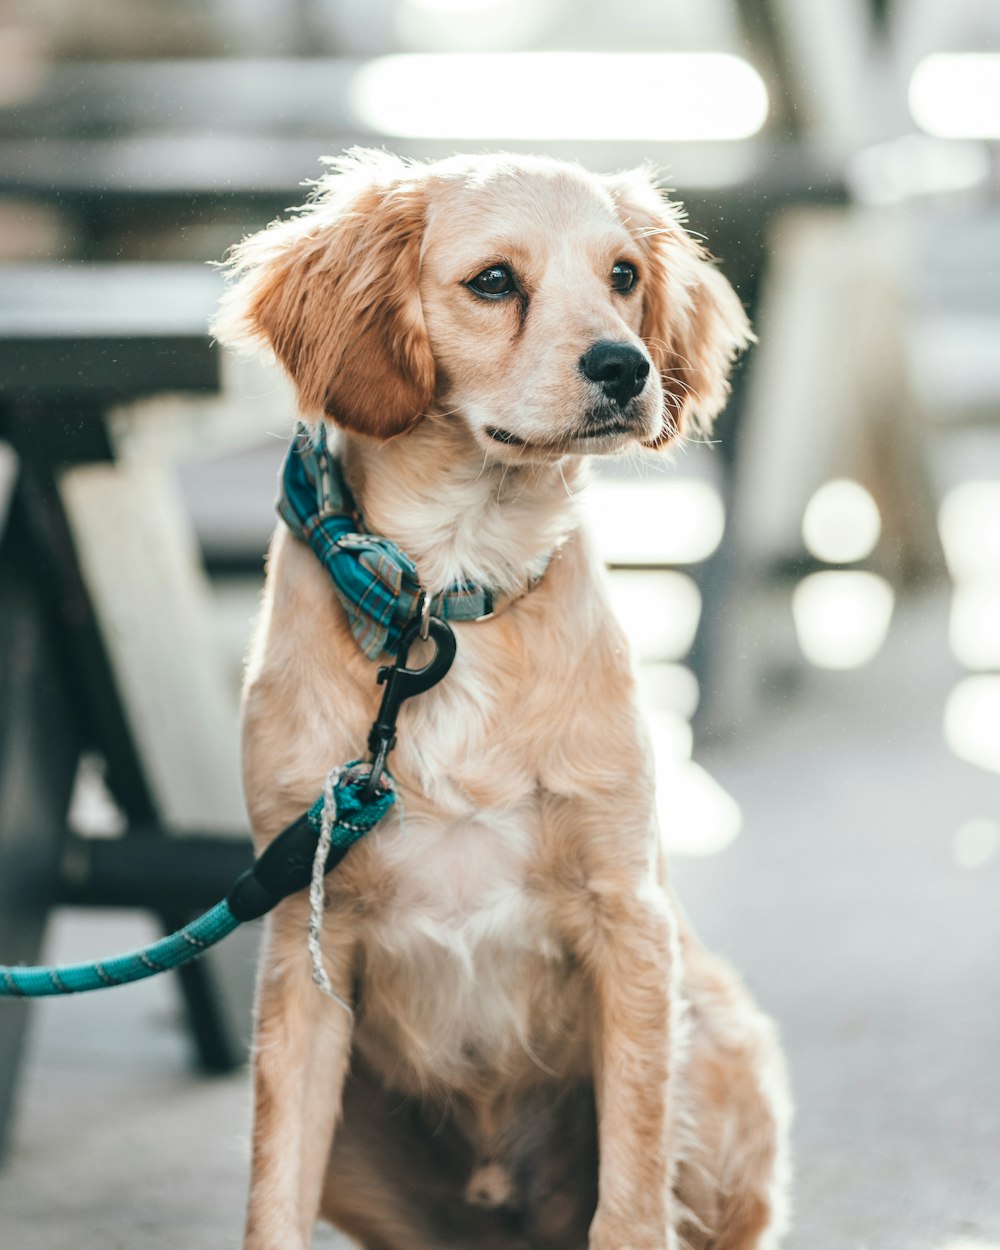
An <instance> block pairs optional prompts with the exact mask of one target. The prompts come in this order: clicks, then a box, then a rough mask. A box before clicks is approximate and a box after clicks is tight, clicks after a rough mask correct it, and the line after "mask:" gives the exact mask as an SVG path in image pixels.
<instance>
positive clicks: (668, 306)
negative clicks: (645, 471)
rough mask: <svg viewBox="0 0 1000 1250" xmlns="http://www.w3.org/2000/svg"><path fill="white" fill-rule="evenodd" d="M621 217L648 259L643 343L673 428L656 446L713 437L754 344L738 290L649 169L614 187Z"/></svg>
mask: <svg viewBox="0 0 1000 1250" xmlns="http://www.w3.org/2000/svg"><path fill="white" fill-rule="evenodd" d="M607 182H608V187H609V190H610V191H611V195H612V197H613V199H614V200H615V203H616V205H617V207H618V211H619V214H620V215H621V218H622V220H623V221H624V223H625V225H626V226H627V227H628V229H629V231H630V232H631V233H632V235H633V237H634V238H635V240H636V242H637V243H638V245H639V248H640V249H641V251H642V254H643V255H644V256H645V259H646V273H645V274H644V275H640V279H641V282H642V298H643V317H642V329H641V334H642V338H643V340H644V341H645V344H646V347H647V349H648V350H649V354H650V356H651V357H652V359H653V363H654V364H655V365H656V366H657V368H658V369H659V371H660V376H661V379H662V381H663V394H664V401H665V403H666V410H667V411H666V417H667V425H666V428H665V429H664V432H663V433H662V434H661V435H660V436H659V437H658V438H657V439H656V440H655V441H654V442H652V443H650V444H648V446H650V447H652V448H658V447H663V446H664V445H665V444H666V443H668V442H669V441H670V440H671V439H672V438H673V437H674V435H676V434H677V433H679V432H681V431H687V430H690V429H691V427H692V426H693V427H694V428H695V429H697V430H701V431H707V430H708V429H709V428H710V427H711V424H712V421H713V420H714V418H715V417H716V416H717V415H718V414H719V412H721V411H722V409H723V407H724V406H725V403H726V399H727V397H728V395H729V373H730V369H731V367H732V363H733V359H734V358H735V356H736V355H737V353H738V352H739V351H741V350H742V349H743V348H744V347H746V346H747V345H748V344H749V343H750V342H752V341H753V334H752V332H751V330H750V323H749V322H748V321H747V317H746V313H745V312H744V311H743V305H742V304H741V303H740V301H739V298H738V296H737V294H736V292H735V291H734V290H733V288H732V287H731V286H730V285H729V283H728V282H727V281H726V279H725V278H724V277H723V276H722V274H721V273H720V272H719V271H718V270H717V269H716V268H715V266H714V265H713V264H712V263H711V260H710V258H709V256H708V253H707V252H706V251H705V249H704V248H703V247H702V246H701V245H700V244H699V243H698V242H697V241H696V240H695V239H694V238H692V237H691V235H689V234H688V232H687V231H686V230H685V229H684V226H683V220H684V218H683V213H682V211H681V209H680V206H679V205H676V204H672V203H670V202H669V201H666V200H664V199H663V198H662V197H661V196H660V194H659V192H657V191H656V189H655V188H654V187H653V186H652V184H651V183H650V181H649V178H648V176H647V175H646V173H645V172H643V171H641V170H634V171H631V172H630V173H626V174H619V175H615V176H614V177H612V178H609V179H608V180H607Z"/></svg>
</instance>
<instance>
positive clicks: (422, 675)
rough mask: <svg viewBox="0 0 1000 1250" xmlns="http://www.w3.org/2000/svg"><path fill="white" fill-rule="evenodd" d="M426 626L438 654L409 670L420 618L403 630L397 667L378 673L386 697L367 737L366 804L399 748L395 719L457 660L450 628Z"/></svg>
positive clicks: (431, 620) (432, 623)
mask: <svg viewBox="0 0 1000 1250" xmlns="http://www.w3.org/2000/svg"><path fill="white" fill-rule="evenodd" d="M425 625H426V628H427V632H428V637H429V638H430V639H431V641H432V642H433V643H434V646H435V652H434V655H433V656H432V657H431V659H430V660H428V661H427V663H426V664H425V665H424V666H423V667H422V668H407V667H406V661H407V658H408V657H409V654H410V647H411V646H412V644H413V643H414V642H415V641H416V640H417V638H419V637H420V634H421V620H420V617H417V619H416V620H414V621H411V622H410V624H409V625H407V627H406V628H405V629H404V630H403V635H402V638H401V639H400V642H399V652H398V654H397V656H396V662H395V664H393V665H385V666H383V667H382V668H380V669H379V671H378V678H377V680H378V683H379V685H380V686H381V685H384V686H385V694H383V696H382V703H381V706H380V707H379V710H378V716H376V718H375V722H374V724H373V725H372V727H371V730H370V731H369V734H368V750H369V751H370V752H371V756H372V770H371V773H370V774H369V776H368V780H367V781H366V782H365V788H364V790H363V791H362V795H361V797H362V800H363V801H364V802H368V801H369V800H370V799H372V798H374V797H375V790H376V787H377V786H378V782H379V778H380V777H381V776H382V773H383V771H384V770H385V762H386V760H387V759H388V756H389V752H390V751H391V750H392V748H393V747H394V746H395V745H396V718H397V717H398V716H399V709H400V708H401V707H402V706H403V704H404V703H405V701H406V700H407V699H412V698H413V696H414V695H415V694H423V692H424V691H425V690H430V689H431V687H432V686H436V685H437V684H438V682H439V681H440V680H441V678H442V677H444V675H445V674H446V673H447V672H448V670H449V669H450V668H451V665H452V661H453V660H454V658H455V650H456V646H457V644H456V642H455V635H454V633H453V632H452V630H451V626H450V625H448V624H446V623H445V622H444V621H442V620H439V619H438V618H437V617H436V616H432V617H430V618H429V619H428V620H427V621H426V622H425Z"/></svg>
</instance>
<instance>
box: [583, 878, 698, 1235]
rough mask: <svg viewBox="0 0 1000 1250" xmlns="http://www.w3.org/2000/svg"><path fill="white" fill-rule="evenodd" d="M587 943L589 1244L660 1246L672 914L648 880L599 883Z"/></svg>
mask: <svg viewBox="0 0 1000 1250" xmlns="http://www.w3.org/2000/svg"><path fill="white" fill-rule="evenodd" d="M597 910H598V925H597V929H596V934H595V942H596V944H595V946H594V947H592V949H591V956H592V963H591V967H592V969H593V974H594V986H595V993H596V1000H597V1001H596V1006H597V1013H598V1020H597V1022H596V1033H595V1047H594V1050H595V1054H594V1075H595V1085H596V1093H597V1106H598V1117H599V1129H598V1132H599V1146H600V1151H599V1153H600V1175H599V1182H598V1206H597V1213H596V1215H595V1216H594V1220H593V1223H592V1225H591V1229H590V1238H589V1250H669V1248H672V1247H673V1246H674V1245H675V1244H676V1238H675V1233H674V1216H673V1212H672V1210H671V1188H672V1179H673V1150H674V1147H675V1143H674V1142H673V1140H672V1138H673V1133H672V1126H671V1103H672V1095H673V1090H672V1076H673V1074H672V1071H671V1066H672V1064H671V1058H672V1053H671V1052H672V1045H673V1041H674V1039H673V1036H672V1018H671V1017H672V1014H673V997H674V995H673V984H674V980H673V979H674V977H675V976H676V954H675V948H676V941H675V935H674V922H673V918H672V916H671V913H670V909H669V906H668V904H667V901H666V898H665V897H664V896H663V895H662V893H661V892H660V891H659V890H658V889H656V888H655V887H650V889H649V891H648V893H647V891H646V890H643V891H642V896H636V895H635V894H632V893H625V894H619V893H617V892H616V891H612V892H611V893H610V894H605V893H604V892H603V891H601V892H600V894H599V897H598V899H597Z"/></svg>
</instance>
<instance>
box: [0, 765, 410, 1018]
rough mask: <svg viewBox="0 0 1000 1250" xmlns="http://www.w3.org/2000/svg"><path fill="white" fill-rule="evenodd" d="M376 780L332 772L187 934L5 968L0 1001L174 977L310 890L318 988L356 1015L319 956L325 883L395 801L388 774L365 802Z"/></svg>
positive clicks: (365, 770) (366, 769) (357, 771)
mask: <svg viewBox="0 0 1000 1250" xmlns="http://www.w3.org/2000/svg"><path fill="white" fill-rule="evenodd" d="M371 778H372V766H371V765H370V764H366V763H363V762H362V761H360V760H357V761H355V762H354V763H352V764H347V765H344V766H341V767H338V768H334V769H332V770H331V772H330V773H329V774H328V776H327V780H326V784H325V786H324V789H323V795H322V796H321V797H320V798H318V799H317V800H316V802H315V803H314V804H313V805H312V807H311V808H310V809H309V810H308V811H307V812H305V813H304V814H303V815H302V816H300V817H299V819H298V820H296V821H294V822H293V823H292V824H290V825H289V826H288V828H287V829H285V830H283V831H282V832H281V833H280V834H279V835H278V836H277V837H276V838H275V839H274V841H273V842H272V843H271V844H270V845H269V846H268V847H267V849H266V850H265V851H264V853H263V854H262V855H261V856H260V858H259V859H258V860H257V861H256V863H255V864H254V866H253V867H252V868H250V869H248V870H247V871H246V872H245V873H243V875H242V876H241V877H239V878H238V880H237V881H236V883H235V884H234V885H233V888H232V889H231V890H230V891H229V894H228V895H227V896H226V898H224V899H222V900H221V901H220V902H218V903H216V904H215V906H214V907H211V908H209V910H208V911H207V912H205V913H204V914H203V915H201V916H199V917H198V918H197V919H196V920H193V921H191V923H190V924H188V925H185V926H184V928H183V929H178V930H177V932H176V933H171V934H170V935H169V936H168V937H164V938H160V939H159V940H158V941H156V942H152V943H150V944H149V945H148V946H143V947H141V948H140V949H139V950H135V951H129V952H128V953H127V954H124V955H115V956H113V957H112V958H110V959H102V960H94V961H92V962H90V963H79V964H63V965H60V966H57V967H37V968H28V967H17V966H6V965H2V964H0V998H45V997H49V996H52V995H57V994H81V993H85V992H87V991H88V990H103V989H110V988H112V987H113V986H115V985H128V984H130V983H131V982H132V981H141V980H143V979H144V978H145V977H151V976H155V975H156V974H157V973H159V972H170V971H172V970H173V969H175V968H180V967H182V966H183V965H184V964H187V963H191V961H192V960H195V959H197V958H198V957H199V956H201V955H203V954H204V953H205V951H207V950H208V949H209V948H210V947H212V946H215V945H216V944H217V943H219V942H221V941H222V939H223V938H226V937H228V936H229V934H230V933H232V932H233V930H234V929H237V928H239V926H240V925H241V924H244V923H245V922H246V921H248V920H256V919H257V918H258V917H259V916H263V915H265V914H266V913H267V912H269V911H271V910H272V908H274V907H276V906H277V905H278V903H280V902H281V900H282V899H283V898H286V897H287V896H288V895H289V894H296V893H298V892H299V891H300V890H304V889H305V888H306V887H307V886H310V900H311V902H312V901H313V891H314V890H317V891H318V899H319V903H318V910H317V907H316V904H315V902H313V908H312V914H311V916H310V941H309V948H310V953H312V952H313V938H312V931H313V926H314V924H315V926H316V952H315V954H313V969H314V977H315V976H316V968H317V967H318V968H319V970H320V973H321V975H322V977H325V978H326V984H325V985H324V984H323V983H322V981H320V980H319V979H318V978H317V984H319V985H320V988H322V989H323V990H324V992H326V993H328V994H329V995H330V996H331V997H333V998H335V999H336V1000H337V1001H338V1002H339V1003H340V1004H341V1006H342V1007H345V1008H347V1009H348V1010H351V1008H350V1005H349V1004H348V1003H346V1002H345V1001H344V1000H343V999H342V998H340V997H339V995H337V994H336V993H335V992H334V990H333V988H332V986H331V985H330V982H329V978H328V977H327V975H326V969H325V968H324V967H323V963H322V954H321V952H320V950H319V929H320V926H321V925H322V914H323V878H324V876H325V875H326V874H327V873H328V872H330V870H331V869H333V868H335V867H336V866H337V864H339V863H340V861H341V860H342V859H343V858H344V856H345V855H346V854H347V852H348V851H349V850H350V849H351V847H352V846H353V845H354V843H355V842H357V841H358V839H359V838H361V837H363V836H364V835H365V834H366V833H367V832H368V831H369V830H370V829H372V828H373V827H374V826H375V825H376V824H378V822H379V821H380V820H381V819H382V817H383V816H384V815H385V814H386V812H387V811H388V810H389V808H390V807H391V806H392V805H393V803H394V802H395V800H396V789H395V786H394V785H393V784H392V781H391V779H390V778H389V777H388V776H386V775H385V774H383V775H382V776H381V777H379V778H377V779H376V783H375V786H374V793H373V794H372V796H371V797H368V790H369V788H371V785H370V783H371ZM321 848H322V854H321V853H320V850H321Z"/></svg>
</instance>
